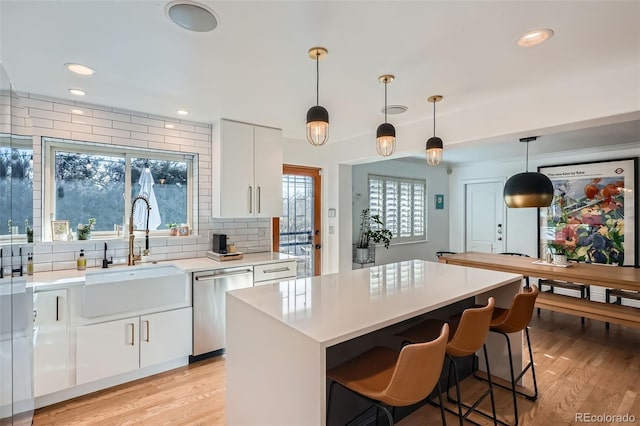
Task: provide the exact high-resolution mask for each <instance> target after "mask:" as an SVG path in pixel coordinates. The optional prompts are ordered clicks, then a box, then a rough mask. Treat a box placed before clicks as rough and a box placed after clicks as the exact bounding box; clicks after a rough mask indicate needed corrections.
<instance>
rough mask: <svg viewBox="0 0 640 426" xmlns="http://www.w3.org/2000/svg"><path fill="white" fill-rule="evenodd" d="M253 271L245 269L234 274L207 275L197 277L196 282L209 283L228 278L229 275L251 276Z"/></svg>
mask: <svg viewBox="0 0 640 426" xmlns="http://www.w3.org/2000/svg"><path fill="white" fill-rule="evenodd" d="M251 272H253V271H251V269H243V270H241V271H233V272H225V273H224V274H207V275H197V276H196V278H195V279H196V281H209V280H214V279H217V278H224V277H228V276H229V275H239V274H250V273H251Z"/></svg>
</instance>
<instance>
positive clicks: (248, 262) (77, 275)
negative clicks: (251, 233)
mask: <svg viewBox="0 0 640 426" xmlns="http://www.w3.org/2000/svg"><path fill="white" fill-rule="evenodd" d="M243 256H244V257H243V258H242V259H240V260H229V261H225V262H219V261H216V260H213V259H209V258H208V257H198V258H193V259H176V260H167V261H164V262H157V263H155V264H154V263H137V264H136V265H135V266H127V265H124V264H123V265H115V266H110V267H109V269H108V270H112V269H116V268H145V267H150V266H153V265H160V264H162V265H174V266H176V267H177V268H179V269H181V270H182V271H184V272H186V273H191V272H198V271H208V270H214V269H222V268H232V267H236V266H254V265H261V264H265V263H278V262H285V261H287V260H295V259H296V257H295V256H290V255H287V254H283V253H276V252H262V253H247V254H244V255H243ZM99 271H106V270H105V269H102V268H88V269H87V270H86V271H78V270H75V269H64V270H60V271H47V272H36V273H35V274H33V275H32V276H29V277H27V282H28V283H29V286H31V287H33V288H34V290H35V291H43V290H54V289H58V288H66V287H73V286H77V285H83V284H84V283H85V276H86V273H95V272H99Z"/></svg>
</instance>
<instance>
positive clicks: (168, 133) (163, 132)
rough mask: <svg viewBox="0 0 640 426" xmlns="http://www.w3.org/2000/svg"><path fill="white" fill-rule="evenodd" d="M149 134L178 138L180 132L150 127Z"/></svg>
mask: <svg viewBox="0 0 640 426" xmlns="http://www.w3.org/2000/svg"><path fill="white" fill-rule="evenodd" d="M148 129H149V133H152V134H154V135H163V136H173V137H176V136H180V132H179V131H178V130H175V129H165V128H160V127H151V126H149V128H148Z"/></svg>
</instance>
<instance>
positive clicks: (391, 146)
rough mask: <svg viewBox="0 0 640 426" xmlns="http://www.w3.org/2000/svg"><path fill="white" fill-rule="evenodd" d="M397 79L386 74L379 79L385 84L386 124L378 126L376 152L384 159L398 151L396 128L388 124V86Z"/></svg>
mask: <svg viewBox="0 0 640 426" xmlns="http://www.w3.org/2000/svg"><path fill="white" fill-rule="evenodd" d="M394 78H395V77H394V76H393V75H391V74H385V75H381V76H380V77H378V81H379V82H380V83H384V123H382V124H381V125H379V126H378V130H377V131H376V150H377V151H378V154H380V155H381V156H383V157H388V156H390V155H391V154H393V153H394V152H395V150H396V128H395V127H393V125H392V124H390V123H387V84H389V83H391V82H392V81H393V79H394Z"/></svg>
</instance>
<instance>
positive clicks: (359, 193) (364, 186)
mask: <svg viewBox="0 0 640 426" xmlns="http://www.w3.org/2000/svg"><path fill="white" fill-rule="evenodd" d="M369 174H378V175H383V176H395V177H403V178H411V179H425V180H426V181H427V195H426V197H427V241H426V242H413V243H396V244H394V243H393V240H391V245H390V246H389V249H388V250H385V248H384V246H382V245H379V246H377V247H376V264H378V265H380V264H385V263H390V262H398V261H401V260H407V259H424V260H436V258H435V252H436V251H438V250H447V249H448V246H449V208H448V204H449V180H448V177H447V172H446V169H445V168H443V167H431V166H428V165H427V164H426V162H425V163H422V164H420V163H414V162H409V161H403V160H387V161H378V162H375V163H368V164H361V165H357V166H353V168H352V187H353V191H352V193H353V199H352V205H353V208H352V215H351V222H352V238H351V241H352V242H355V241H356V240H357V238H358V232H359V227H360V213H361V212H362V210H363V209H366V208H368V207H369V197H368V175H369ZM435 194H444V198H445V208H444V209H443V210H436V209H435V202H434V198H435Z"/></svg>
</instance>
